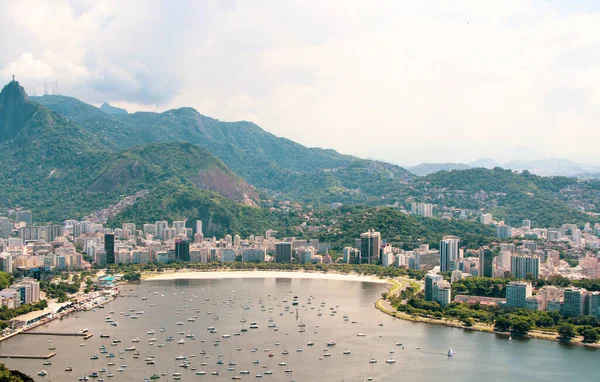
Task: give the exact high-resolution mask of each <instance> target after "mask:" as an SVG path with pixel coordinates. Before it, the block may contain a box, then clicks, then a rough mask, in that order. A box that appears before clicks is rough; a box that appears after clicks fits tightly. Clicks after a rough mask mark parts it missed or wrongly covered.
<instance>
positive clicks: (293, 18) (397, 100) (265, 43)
mask: <svg viewBox="0 0 600 382" xmlns="http://www.w3.org/2000/svg"><path fill="white" fill-rule="evenodd" d="M48 4H50V5H48ZM591 6H592V5H591V3H590V7H589V10H586V8H585V3H584V4H583V5H582V4H578V8H577V9H575V8H573V9H571V8H569V7H568V6H566V5H565V4H564V3H561V2H554V1H550V2H544V1H539V0H503V1H495V2H489V1H480V0H462V1H452V2H449V1H443V0H428V1H418V2H415V1H373V2H365V1H351V0H329V1H324V2H307V1H301V0H296V1H285V2H281V1H276V0H264V1H258V0H257V1H244V2H242V1H239V2H235V1H233V0H230V1H218V0H214V1H211V2H178V1H166V0H164V1H160V0H152V1H142V0H135V1H127V2H123V1H120V2H119V1H116V0H115V1H85V2H82V3H77V5H76V6H74V5H72V4H71V3H70V2H67V1H56V2H52V3H47V2H42V1H18V2H16V1H15V2H11V3H10V6H9V12H8V13H7V14H5V15H4V16H3V15H0V33H3V32H6V31H7V30H10V31H13V33H12V34H11V36H15V38H13V39H12V40H11V41H9V42H7V46H6V47H3V48H4V49H3V50H2V51H0V77H1V78H2V79H4V77H6V78H8V77H7V76H8V75H9V74H12V72H11V71H16V72H17V73H16V74H18V76H19V78H22V79H23V80H24V82H25V83H27V80H30V82H31V81H33V80H37V81H42V80H43V78H46V77H49V76H50V77H51V76H54V77H57V78H58V81H59V82H60V83H61V89H62V91H63V93H69V94H71V95H74V96H78V97H80V98H82V99H84V100H87V101H89V102H94V103H99V102H101V101H104V100H107V101H109V102H113V103H115V104H117V105H122V106H125V107H127V108H128V109H130V110H131V109H151V110H156V109H167V108H171V107H179V106H193V107H196V108H197V109H198V110H199V111H200V112H201V113H203V114H206V115H210V116H213V117H215V118H219V119H222V120H238V119H245V120H252V121H254V122H256V123H258V124H259V125H261V126H262V127H264V128H265V129H267V130H269V131H271V132H273V133H274V134H276V135H279V136H285V137H288V138H290V139H293V140H296V141H299V142H301V143H304V144H307V145H311V146H322V147H332V148H335V149H338V150H340V151H342V152H346V153H353V154H357V155H362V156H369V157H378V158H383V159H387V160H389V161H393V162H397V163H407V164H409V163H416V162H421V161H470V160H474V159H476V158H477V157H490V156H492V157H495V158H497V159H499V160H510V159H515V158H514V156H515V155H516V154H515V151H517V150H518V149H516V148H523V147H526V148H529V150H528V151H529V152H531V153H542V154H541V155H548V156H559V157H570V158H574V159H577V158H583V157H584V156H585V157H586V160H590V158H595V159H594V160H598V161H600V159H598V158H600V154H598V153H597V143H596V142H598V141H600V132H598V129H597V128H596V126H597V120H598V112H597V110H598V104H599V103H600V86H598V85H600V54H598V53H597V52H599V51H600V49H599V48H600V34H599V33H598V25H600V13H598V12H595V11H597V9H596V10H594V9H593V8H591ZM28 10H30V12H27V11H28ZM18 16H22V17H18ZM6 23H8V26H7V25H6ZM50 80H51V79H50ZM517 152H519V153H521V152H523V151H522V150H518V151H517ZM524 156H525V155H524Z"/></svg>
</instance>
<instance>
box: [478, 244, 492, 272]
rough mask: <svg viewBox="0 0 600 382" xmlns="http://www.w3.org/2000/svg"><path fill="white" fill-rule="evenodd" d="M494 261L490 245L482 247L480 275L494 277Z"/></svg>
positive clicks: (480, 251)
mask: <svg viewBox="0 0 600 382" xmlns="http://www.w3.org/2000/svg"><path fill="white" fill-rule="evenodd" d="M493 261H494V254H493V253H492V250H491V249H490V247H482V248H480V249H479V276H482V277H493V273H494V268H493V266H492V264H493Z"/></svg>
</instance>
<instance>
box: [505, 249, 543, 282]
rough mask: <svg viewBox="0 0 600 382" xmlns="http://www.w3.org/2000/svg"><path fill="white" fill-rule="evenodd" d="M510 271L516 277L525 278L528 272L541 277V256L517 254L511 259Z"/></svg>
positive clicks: (535, 276)
mask: <svg viewBox="0 0 600 382" xmlns="http://www.w3.org/2000/svg"><path fill="white" fill-rule="evenodd" d="M510 273H511V275H512V276H513V277H514V278H516V279H525V278H526V277H527V274H531V275H532V276H533V277H534V278H536V279H537V278H539V277H540V258H539V257H537V256H530V255H521V254H515V255H513V256H512V257H511V259H510Z"/></svg>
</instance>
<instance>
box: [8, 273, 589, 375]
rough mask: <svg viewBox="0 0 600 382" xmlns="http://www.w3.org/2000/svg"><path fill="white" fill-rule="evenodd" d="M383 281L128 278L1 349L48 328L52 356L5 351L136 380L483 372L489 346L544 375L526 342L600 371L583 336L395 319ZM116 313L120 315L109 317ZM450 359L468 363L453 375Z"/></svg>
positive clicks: (496, 356)
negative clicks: (112, 295) (560, 338)
mask: <svg viewBox="0 0 600 382" xmlns="http://www.w3.org/2000/svg"><path fill="white" fill-rule="evenodd" d="M384 290H385V286H384V285H383V284H381V283H369V282H356V281H339V280H307V279H291V278H281V279H279V278H270V279H258V278H257V279H243V278H240V279H206V280H172V281H144V282H142V283H141V285H131V286H129V285H127V286H126V287H124V288H123V291H122V293H127V294H132V295H137V296H139V297H137V298H126V299H125V298H124V299H121V298H117V299H116V300H114V301H112V302H109V303H108V304H107V305H106V309H105V310H98V311H92V310H90V311H86V312H80V313H79V317H78V318H75V315H74V314H73V315H68V316H66V317H64V319H62V320H55V321H52V322H50V323H48V324H46V325H43V326H41V327H38V328H36V329H33V331H32V332H33V333H39V334H38V335H29V336H28V335H25V336H17V337H14V338H11V339H9V340H7V341H4V342H2V343H1V344H0V350H1V351H2V353H4V354H28V353H30V352H31V350H29V351H28V349H39V346H40V343H41V341H40V339H41V338H43V337H44V336H48V339H47V340H48V346H49V347H50V346H51V347H53V348H55V349H56V350H54V352H55V353H56V355H55V356H54V357H52V362H49V360H47V359H42V358H39V362H36V361H35V360H32V359H18V358H12V357H11V358H7V359H5V360H4V362H5V363H6V364H7V366H8V367H11V368H15V369H19V370H22V371H24V372H26V373H27V374H29V375H31V376H32V377H33V378H34V379H35V380H36V381H38V380H39V381H50V380H73V379H78V378H85V377H87V378H89V379H90V380H91V379H92V378H96V377H94V376H97V378H98V379H107V380H108V378H112V377H110V376H109V375H113V376H114V378H112V380H139V381H141V380H144V379H148V380H150V379H152V380H156V381H167V380H169V381H170V380H174V379H175V380H196V379H198V380H200V379H199V378H202V376H205V377H204V378H209V379H210V380H213V381H225V380H231V379H242V380H247V379H260V378H262V379H265V380H267V381H293V380H295V381H333V380H342V379H344V380H347V381H359V380H360V381H363V380H368V378H371V379H372V380H373V381H390V380H395V379H394V378H395V377H396V376H397V375H398V373H403V374H404V375H410V376H411V378H410V380H416V381H419V380H423V381H428V380H438V379H444V380H447V381H465V380H466V381H477V380H479V379H480V378H483V377H484V375H486V373H485V371H484V370H483V369H481V370H479V369H477V368H473V366H472V365H473V362H474V361H476V360H478V359H481V357H485V359H486V360H489V361H486V368H488V369H493V370H494V372H495V373H496V374H495V375H497V376H498V378H497V379H490V378H487V379H488V380H490V381H502V380H510V379H512V380H515V379H517V380H518V379H522V378H527V379H528V380H530V381H542V380H544V379H542V378H541V377H540V378H538V376H544V375H546V374H539V373H537V374H535V373H533V372H531V371H530V370H529V367H528V365H527V362H526V361H524V360H526V359H527V357H528V354H540V355H541V356H542V363H543V367H544V368H545V370H547V372H548V373H554V374H556V375H559V376H560V377H561V379H563V380H570V381H576V380H590V379H585V378H584V377H586V376H587V377H590V376H592V375H595V374H594V373H596V372H597V370H595V368H594V366H593V365H594V362H593V360H594V359H596V357H597V355H598V353H597V352H591V351H583V349H580V348H578V347H575V348H571V347H564V346H561V345H559V344H555V343H547V342H543V341H527V340H520V339H513V341H509V340H508V339H506V338H503V337H495V336H490V335H488V334H483V333H473V332H465V331H462V330H459V329H452V328H445V327H437V326H430V325H425V324H415V323H410V322H406V321H400V320H396V319H393V318H391V317H389V316H386V315H383V314H382V313H381V312H379V311H377V310H375V309H373V308H372V304H373V301H375V300H376V299H377V298H378V297H379V296H380V295H381V293H382V292H383V291H384ZM294 296H297V298H294ZM143 298H145V299H143ZM284 300H285V301H284ZM293 301H297V302H298V304H297V305H292V302H293ZM151 305H152V306H151ZM109 311H110V313H108V312H109ZM334 311H335V313H334ZM141 312H144V313H142V314H137V316H138V319H131V318H130V317H131V316H132V315H135V314H136V313H141ZM320 313H323V314H321V315H319V314H320ZM127 314H129V316H127ZM108 316H110V317H111V318H112V319H113V320H115V321H118V322H119V325H118V326H111V325H108V324H107V322H106V318H107V317H108ZM191 318H193V320H190V319H191ZM346 318H347V319H346ZM379 324H382V325H379ZM250 326H254V327H256V328H255V329H249V328H250ZM244 329H248V330H246V331H244ZM75 330H77V331H84V330H85V333H81V334H90V333H96V334H100V333H106V334H107V335H109V337H108V338H101V337H100V335H96V336H94V337H93V338H90V339H89V340H87V341H85V342H81V340H80V338H81V336H80V335H76V336H75V335H56V336H54V334H57V333H67V334H71V333H74V331H75ZM301 330H303V331H301ZM77 334H79V332H77ZM42 341H43V340H42ZM44 342H46V341H44ZM82 345H83V346H82ZM449 349H452V356H448V353H449ZM492 355H493V356H492ZM536 357H537V356H536ZM536 359H540V358H536ZM544 359H547V360H548V362H544V361H543V360H544ZM42 361H44V362H42ZM580 361H581V362H580ZM569 362H571V363H572V362H576V363H577V367H578V373H577V376H581V377H582V379H577V378H575V374H574V373H572V372H570V371H569V370H571V367H570V366H568V363H569ZM506 363H512V364H513V365H514V367H513V368H505V367H504V365H505V364H506ZM433 366H435V367H433ZM449 370H458V371H459V372H457V373H455V374H454V375H455V377H448V371H449ZM42 371H43V372H44V373H41V372H42ZM39 373H41V374H39ZM554 374H552V375H554ZM259 375H260V376H259ZM412 377H414V378H412Z"/></svg>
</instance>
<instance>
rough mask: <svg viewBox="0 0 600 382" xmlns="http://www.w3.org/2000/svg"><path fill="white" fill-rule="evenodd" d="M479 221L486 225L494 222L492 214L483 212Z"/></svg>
mask: <svg viewBox="0 0 600 382" xmlns="http://www.w3.org/2000/svg"><path fill="white" fill-rule="evenodd" d="M479 221H480V222H481V224H485V225H488V224H492V221H493V216H492V214H481V217H480V218H479Z"/></svg>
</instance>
